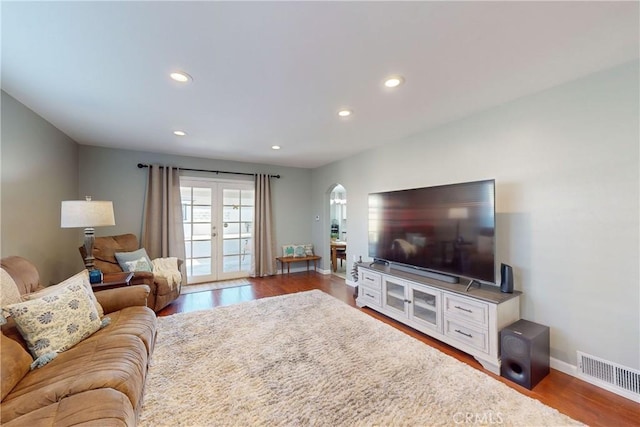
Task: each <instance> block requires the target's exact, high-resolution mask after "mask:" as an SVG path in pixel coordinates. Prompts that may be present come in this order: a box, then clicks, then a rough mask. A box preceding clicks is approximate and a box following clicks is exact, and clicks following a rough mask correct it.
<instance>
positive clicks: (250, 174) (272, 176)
mask: <svg viewBox="0 0 640 427" xmlns="http://www.w3.org/2000/svg"><path fill="white" fill-rule="evenodd" d="M148 167H149V165H145V164H143V163H138V168H139V169H142V168H148ZM160 167H161V168H163V167H164V166H160ZM178 169H180V170H183V171H192V172H211V173H215V174H220V173H226V174H231V175H246V176H256V174H255V173H248V172H226V171H214V170H209V169H190V168H178ZM269 178H277V179H280V175H269Z"/></svg>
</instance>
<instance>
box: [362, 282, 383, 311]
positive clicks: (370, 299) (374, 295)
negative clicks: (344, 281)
mask: <svg viewBox="0 0 640 427" xmlns="http://www.w3.org/2000/svg"><path fill="white" fill-rule="evenodd" d="M358 299H361V300H362V301H364V302H366V303H367V304H375V305H377V306H380V305H382V294H381V293H380V292H378V291H374V290H373V289H371V288H369V287H367V286H359V287H358Z"/></svg>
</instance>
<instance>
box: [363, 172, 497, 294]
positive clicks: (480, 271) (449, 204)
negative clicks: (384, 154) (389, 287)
mask: <svg viewBox="0 0 640 427" xmlns="http://www.w3.org/2000/svg"><path fill="white" fill-rule="evenodd" d="M369 256H370V257H372V258H374V259H378V260H384V261H388V262H391V263H396V264H402V265H407V266H411V267H415V268H418V269H423V270H427V271H433V272H436V273H442V274H445V275H449V276H453V277H464V278H468V279H475V280H480V281H483V282H490V283H494V282H495V266H494V262H495V181H494V180H485V181H477V182H467V183H460V184H451V185H442V186H436V187H424V188H415V189H410V190H400V191H389V192H384V193H372V194H369Z"/></svg>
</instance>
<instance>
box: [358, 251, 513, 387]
mask: <svg viewBox="0 0 640 427" xmlns="http://www.w3.org/2000/svg"><path fill="white" fill-rule="evenodd" d="M358 276H359V277H358V297H357V299H356V304H357V306H358V307H364V306H367V307H369V308H371V309H373V310H376V311H378V312H380V313H382V314H384V315H386V316H389V317H391V318H393V319H395V320H397V321H399V322H402V323H404V324H406V325H408V326H411V327H412V328H414V329H416V330H418V331H420V332H422V333H425V334H427V335H429V336H431V337H433V338H436V339H438V340H440V341H442V342H445V343H447V344H449V345H451V346H452V347H455V348H457V349H459V350H462V351H464V352H465V353H468V354H470V355H472V356H473V357H474V358H475V359H476V360H477V361H478V362H480V364H481V365H482V366H483V367H484V368H485V369H487V370H488V371H491V372H493V373H494V374H497V375H500V330H501V329H502V328H504V327H505V326H508V325H510V324H511V323H513V322H515V321H517V320H519V319H520V295H521V294H522V293H521V292H519V291H514V292H513V293H503V292H500V288H498V287H497V286H490V285H486V284H483V285H482V286H481V287H480V288H478V287H477V286H475V285H474V286H473V287H472V288H471V289H469V290H468V291H465V289H466V287H467V286H466V283H465V284H458V283H446V282H442V281H440V280H436V279H431V278H428V277H424V276H419V275H417V274H413V273H410V272H406V271H400V270H396V269H394V268H390V267H389V266H383V265H379V264H374V265H369V264H365V263H360V264H358Z"/></svg>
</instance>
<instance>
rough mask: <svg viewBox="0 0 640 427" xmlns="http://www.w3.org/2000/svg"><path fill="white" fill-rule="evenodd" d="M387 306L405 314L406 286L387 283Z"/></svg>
mask: <svg viewBox="0 0 640 427" xmlns="http://www.w3.org/2000/svg"><path fill="white" fill-rule="evenodd" d="M385 289H386V292H385V301H386V302H385V304H386V306H387V307H390V308H393V309H395V310H398V311H401V312H403V313H404V312H405V297H404V285H401V284H399V283H394V282H391V281H388V280H386V281H385Z"/></svg>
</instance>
